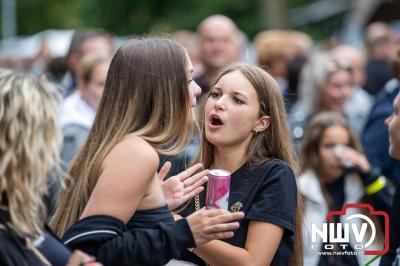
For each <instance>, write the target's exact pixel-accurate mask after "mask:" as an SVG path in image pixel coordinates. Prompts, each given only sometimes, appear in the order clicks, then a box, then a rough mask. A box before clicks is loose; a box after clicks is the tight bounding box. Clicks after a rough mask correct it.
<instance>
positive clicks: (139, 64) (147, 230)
mask: <svg viewBox="0 0 400 266" xmlns="http://www.w3.org/2000/svg"><path fill="white" fill-rule="evenodd" d="M192 71H193V67H192V64H191V61H190V59H189V57H188V56H187V53H186V52H185V50H184V48H183V47H182V46H181V45H179V44H178V43H177V42H175V41H172V40H169V39H164V38H157V37H149V38H139V39H133V40H130V41H128V42H127V43H126V44H125V45H123V46H122V47H121V48H120V49H119V50H118V51H117V53H116V55H115V56H114V58H113V60H112V62H111V65H110V68H109V72H108V75H107V80H106V84H105V89H104V93H103V97H102V100H101V102H100V105H99V108H98V110H97V114H96V117H95V120H94V124H93V126H92V129H91V131H90V133H89V136H88V139H87V141H86V143H85V145H84V146H83V148H82V150H81V151H80V153H79V154H78V155H77V157H76V158H75V160H74V161H73V163H72V166H71V169H70V170H69V177H68V178H67V179H66V184H67V186H66V188H65V189H64V190H63V191H61V195H60V198H59V202H58V206H57V208H56V211H55V214H54V216H53V218H52V220H51V226H52V227H53V228H54V230H55V231H56V233H57V234H58V235H64V237H63V239H64V240H65V243H66V244H67V245H69V246H71V247H74V248H81V249H83V250H84V251H87V252H88V253H90V254H94V255H95V256H96V258H97V259H98V260H99V261H101V262H103V263H104V264H106V265H131V264H134V265H163V264H165V263H167V262H168V261H169V260H170V259H171V258H174V257H178V256H179V254H180V253H181V251H182V250H185V248H191V247H194V246H196V245H201V244H203V243H205V242H207V241H209V240H211V239H215V238H226V237H230V236H232V234H233V233H232V232H231V230H233V229H236V228H237V227H238V224H237V223H229V224H224V223H225V222H228V221H231V220H233V219H237V218H240V217H241V216H242V214H238V215H235V214H230V213H228V212H219V211H215V210H201V211H199V212H197V213H194V214H193V215H192V216H189V217H187V219H183V220H180V221H178V222H176V223H175V222H174V221H173V218H172V215H171V213H170V210H169V208H170V209H174V208H175V207H177V206H171V205H170V204H169V205H168V206H167V204H166V203H167V199H166V197H165V195H164V194H163V191H162V186H161V183H160V180H159V176H158V174H157V169H158V165H159V157H158V154H159V153H161V154H176V153H178V152H179V151H181V150H182V148H183V147H185V145H186V144H187V142H188V140H189V139H190V137H191V133H190V130H189V129H190V126H189V125H190V124H191V122H192V111H191V108H192V106H193V105H194V104H195V96H196V95H197V94H199V89H198V86H197V85H196V84H195V83H194V82H193V81H192ZM198 182H201V180H199V179H190V178H189V179H187V180H186V181H185V182H184V183H185V186H192V185H193V184H196V183H197V184H198ZM197 191H198V190H197ZM180 203H182V202H180ZM168 207H169V208H168ZM67 229H68V230H67ZM136 229H140V230H136Z"/></svg>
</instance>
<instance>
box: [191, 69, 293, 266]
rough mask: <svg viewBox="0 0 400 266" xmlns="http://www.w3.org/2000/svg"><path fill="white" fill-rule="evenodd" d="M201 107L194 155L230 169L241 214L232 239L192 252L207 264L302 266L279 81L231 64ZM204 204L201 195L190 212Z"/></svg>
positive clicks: (234, 207)
mask: <svg viewBox="0 0 400 266" xmlns="http://www.w3.org/2000/svg"><path fill="white" fill-rule="evenodd" d="M202 111H204V113H203V114H202V116H201V123H202V125H201V130H202V145H201V152H200V155H199V161H200V162H202V163H203V164H204V167H206V168H219V169H224V170H227V171H229V172H231V173H232V174H231V185H230V195H229V205H228V208H229V210H230V211H243V212H244V213H245V218H244V219H243V220H242V221H241V222H240V224H241V226H240V229H238V231H237V232H236V233H235V236H234V237H233V238H230V239H227V240H224V241H220V240H215V241H211V242H209V243H206V244H204V245H202V246H200V247H196V248H195V249H194V250H193V253H194V254H195V255H197V256H198V257H200V258H201V259H202V260H203V261H204V262H206V263H208V264H210V265H289V263H291V265H301V249H300V247H301V240H300V233H301V230H300V228H299V224H300V223H299V222H300V218H299V208H298V207H297V188H296V179H295V173H297V169H298V168H297V163H296V160H295V155H294V150H293V144H292V141H291V138H290V133H289V128H288V125H287V120H286V115H285V114H286V112H285V107H284V103H283V99H282V96H281V93H280V90H279V87H278V84H277V82H276V81H275V80H274V79H273V78H272V77H271V76H270V75H269V74H268V73H267V72H265V71H264V70H262V69H261V68H259V67H256V66H250V65H246V64H236V65H232V66H228V67H226V68H225V69H224V70H222V72H221V73H220V74H219V75H218V76H217V78H216V81H215V82H214V84H213V86H212V87H211V89H210V92H209V94H208V99H207V100H206V102H205V106H204V108H202ZM196 201H197V202H196ZM204 202H205V201H204V194H203V195H201V196H200V197H198V198H197V199H195V200H194V204H193V205H191V206H190V207H188V211H189V212H192V211H194V210H195V209H196V208H198V207H199V206H203V205H204ZM196 205H197V206H196ZM295 236H297V237H295ZM294 245H296V248H294ZM185 255H187V256H185V259H188V260H191V261H195V262H197V263H199V264H201V262H200V261H199V260H197V259H195V257H193V256H190V254H185Z"/></svg>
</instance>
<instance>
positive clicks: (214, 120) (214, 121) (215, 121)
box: [210, 115, 224, 127]
mask: <svg viewBox="0 0 400 266" xmlns="http://www.w3.org/2000/svg"><path fill="white" fill-rule="evenodd" d="M223 124H224V123H223V122H222V120H221V118H220V117H219V116H218V115H211V117H210V125H211V126H216V127H217V126H222V125H223Z"/></svg>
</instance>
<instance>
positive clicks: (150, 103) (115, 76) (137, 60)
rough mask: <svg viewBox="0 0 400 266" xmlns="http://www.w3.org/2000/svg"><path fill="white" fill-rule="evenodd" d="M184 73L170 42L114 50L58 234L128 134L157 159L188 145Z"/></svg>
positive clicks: (182, 58)
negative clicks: (142, 142) (149, 148)
mask: <svg viewBox="0 0 400 266" xmlns="http://www.w3.org/2000/svg"><path fill="white" fill-rule="evenodd" d="M186 69H187V60H186V52H185V50H184V48H183V47H182V46H181V45H180V44H178V43H177V42H175V41H173V40H170V39H166V38H160V37H147V38H140V39H133V40H130V41H128V42H127V43H126V44H125V45H124V46H122V47H121V48H120V49H119V50H118V51H117V53H116V55H115V56H114V58H113V59H112V62H111V65H110V68H109V71H108V75H107V80H106V84H105V88H104V94H103V97H102V100H101V102H100V105H99V108H98V111H97V114H96V117H95V120H94V124H93V126H92V129H91V131H90V133H89V136H88V138H87V141H86V143H85V145H84V146H83V148H82V149H81V151H80V152H79V154H78V155H77V156H76V157H75V159H74V161H73V163H72V166H71V168H70V170H69V173H68V176H67V177H66V180H65V181H66V182H65V187H64V188H63V190H62V191H61V194H60V197H59V201H58V206H57V208H56V210H55V213H54V216H53V217H52V219H51V221H50V225H51V227H52V228H53V229H54V231H55V232H56V234H58V235H59V236H61V235H62V234H63V233H64V232H65V231H66V229H68V228H69V227H70V226H71V225H72V224H73V223H74V222H76V221H77V220H78V219H79V216H80V215H81V213H82V211H83V209H84V208H85V206H86V204H87V201H88V200H89V197H90V194H91V193H92V191H93V189H94V187H95V185H96V182H97V180H98V177H99V175H100V173H101V163H102V162H103V160H104V159H105V157H106V156H107V154H108V153H109V152H110V151H111V149H112V148H113V147H114V146H115V145H116V144H117V143H118V142H120V141H121V140H122V139H123V138H124V137H125V136H126V135H127V134H130V133H132V134H133V135H135V136H139V137H141V138H143V139H144V140H146V141H147V142H149V143H150V144H151V145H152V146H153V147H154V149H155V150H156V151H157V152H159V153H161V154H176V153H178V152H180V151H181V150H182V149H183V148H184V147H185V146H186V144H187V142H188V139H189V138H190V136H191V133H190V128H189V127H188V121H191V117H192V114H191V106H190V101H189V91H188V77H187V74H186V73H187V70H186ZM138 152H140V151H138ZM138 170H139V169H138Z"/></svg>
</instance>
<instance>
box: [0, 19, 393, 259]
mask: <svg viewBox="0 0 400 266" xmlns="http://www.w3.org/2000/svg"><path fill="white" fill-rule="evenodd" d="M168 35H169V36H170V37H171V38H173V39H175V40H177V41H178V42H179V43H180V44H182V45H183V46H184V47H185V48H186V51H187V52H188V54H189V56H190V57H191V59H192V63H193V70H194V72H193V79H194V80H195V82H196V83H197V84H198V85H199V86H200V88H201V94H200V95H198V96H197V102H198V103H201V102H202V101H205V100H206V98H207V95H208V92H209V90H210V85H211V84H212V82H213V80H214V78H215V77H216V74H217V73H218V72H219V71H220V70H221V69H222V68H223V67H225V66H227V65H230V64H232V63H239V62H244V63H249V64H256V65H258V66H260V67H261V68H263V69H264V70H266V71H267V72H268V73H269V74H270V75H272V76H273V77H274V78H275V80H276V81H277V83H278V84H279V88H280V91H281V94H282V96H283V98H284V102H285V107H286V114H287V118H288V123H289V127H290V132H291V137H292V139H293V144H294V147H295V150H296V152H297V158H298V160H299V162H301V168H302V169H301V170H302V171H301V174H300V175H299V177H298V181H297V182H298V186H299V193H300V194H301V195H302V198H303V201H304V215H303V219H304V220H303V225H304V224H307V223H310V221H314V222H315V221H319V222H322V221H323V219H324V215H325V214H326V212H328V211H330V210H340V209H341V207H342V206H343V204H344V203H346V202H370V203H371V204H372V205H373V206H374V207H376V206H378V207H379V208H381V209H383V210H385V211H388V212H389V213H390V211H391V202H392V199H393V191H394V188H395V187H396V186H397V185H399V184H400V161H399V160H398V159H394V158H392V157H391V156H390V154H389V146H390V142H389V131H388V128H387V126H386V125H385V120H386V119H387V118H388V117H389V116H390V115H391V114H392V113H393V111H394V109H393V101H394V99H395V97H396V95H397V94H398V93H399V87H400V83H399V82H400V32H397V31H396V30H395V29H394V28H393V27H391V25H389V24H387V23H383V22H374V23H371V24H369V25H367V26H366V27H365V31H364V47H362V48H360V47H353V46H351V45H349V44H346V43H340V42H335V43H333V44H332V43H331V44H330V45H321V43H315V42H314V41H313V39H312V38H311V37H310V36H309V35H308V34H306V33H304V32H299V31H294V30H281V29H279V30H278V29H272V30H265V31H262V32H259V33H258V34H257V35H256V36H255V37H254V39H253V40H249V38H248V37H247V36H246V34H245V33H244V32H243V31H241V30H240V29H239V28H238V26H237V25H236V24H235V22H234V21H233V20H232V19H230V18H228V17H226V16H224V15H213V16H210V17H207V18H205V19H204V20H203V21H201V23H200V24H199V25H198V28H197V31H196V32H191V31H187V30H180V31H176V32H172V33H169V34H168ZM49 45H50V44H49V43H47V42H45V41H44V42H43V43H42V46H41V48H40V50H39V52H38V53H37V54H36V56H35V57H33V58H30V59H24V60H23V59H18V58H7V57H3V58H0V68H7V69H13V70H16V71H20V72H27V73H32V74H33V75H38V76H41V75H44V76H46V78H47V79H48V80H49V81H50V82H51V83H53V84H54V85H56V87H57V88H58V90H59V92H60V93H61V95H62V97H63V99H62V100H61V101H60V103H59V106H58V108H57V109H58V114H57V115H58V119H59V125H60V130H61V132H62V148H61V152H60V154H59V155H60V158H61V165H60V169H62V172H64V173H65V172H66V171H67V170H68V167H69V165H70V163H71V161H72V160H73V159H74V157H75V156H76V155H77V154H78V152H79V150H80V148H81V147H82V146H83V144H84V143H85V141H86V139H87V137H88V135H89V132H90V130H91V127H92V125H93V122H94V119H95V117H96V111H97V109H98V107H99V104H100V102H101V98H102V94H103V90H104V86H105V83H106V79H107V72H108V69H109V67H110V64H111V62H112V58H113V56H114V52H115V51H116V49H117V48H119V47H117V46H118V45H117V44H116V42H115V36H114V35H113V34H112V33H110V32H107V31H105V30H101V29H80V30H77V31H75V32H74V34H73V36H72V38H71V40H70V44H69V49H68V52H67V54H66V55H65V56H63V57H54V56H53V55H52V54H51V52H50V49H49ZM0 86H1V84H0ZM198 106H199V105H198ZM194 109H196V114H197V113H198V111H199V110H197V109H198V107H194ZM338 136H339V137H338ZM199 138H200V136H199V135H195V136H194V137H193V138H192V140H191V142H190V144H189V145H188V146H187V147H186V148H185V149H184V151H183V152H182V153H180V154H178V155H174V156H170V155H161V162H160V166H159V169H160V168H161V166H162V165H163V163H164V162H165V161H167V160H168V161H170V162H171V163H172V169H171V171H170V173H169V175H170V176H173V175H177V174H179V173H180V172H182V171H184V170H185V169H187V167H188V166H189V165H190V163H191V162H192V160H193V159H194V158H195V156H196V154H197V152H198V151H199V142H200V140H199ZM335 156H336V157H335ZM337 157H343V158H345V159H343V160H348V161H351V162H352V163H353V164H354V165H349V167H348V168H349V169H345V170H338V169H339V168H338V166H337V165H335V160H336V159H337ZM351 167H356V168H357V169H358V173H357V174H358V175H357V177H354V178H353V174H354V172H353V171H352V169H351ZM360 169H361V170H360ZM347 170H348V172H347ZM356 172H357V171H356ZM49 175H50V174H49ZM347 175H349V176H350V175H351V177H347ZM344 176H346V179H345V178H344ZM338 177H343V178H342V179H338ZM62 178H63V175H62V174H61V175H60V174H57V175H56V181H54V180H53V181H52V182H51V184H50V186H49V190H50V194H49V196H48V199H47V202H46V204H47V205H48V209H49V213H50V214H51V213H52V210H53V209H54V207H55V206H56V199H57V197H58V192H59V191H60V189H62V188H61V187H62V185H61V184H62ZM382 178H383V179H382ZM378 179H379V180H381V181H382V180H384V181H382V182H384V183H385V184H384V186H385V189H382V190H379V191H371V189H370V190H368V188H371V186H370V185H371V184H372V183H373V184H378V183H376V182H377V180H378ZM375 192H376V193H378V192H379V193H381V194H382V195H377V194H376V193H375ZM383 192H384V193H383ZM366 198H367V199H366ZM307 219H310V220H307ZM398 226H400V225H398ZM306 227H307V226H306ZM306 239H307V236H306V234H305V233H304V236H303V243H308V242H307V240H306ZM303 256H304V265H307V266H309V265H310V266H312V265H320V266H321V265H362V264H364V263H366V262H367V259H369V258H365V257H362V256H360V257H354V258H352V259H348V257H346V256H343V257H342V258H338V259H337V260H336V261H329V260H330V259H329V258H326V259H324V258H323V259H320V257H321V256H317V257H316V256H315V254H311V253H310V252H307V251H306V250H305V251H304V255H303Z"/></svg>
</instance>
